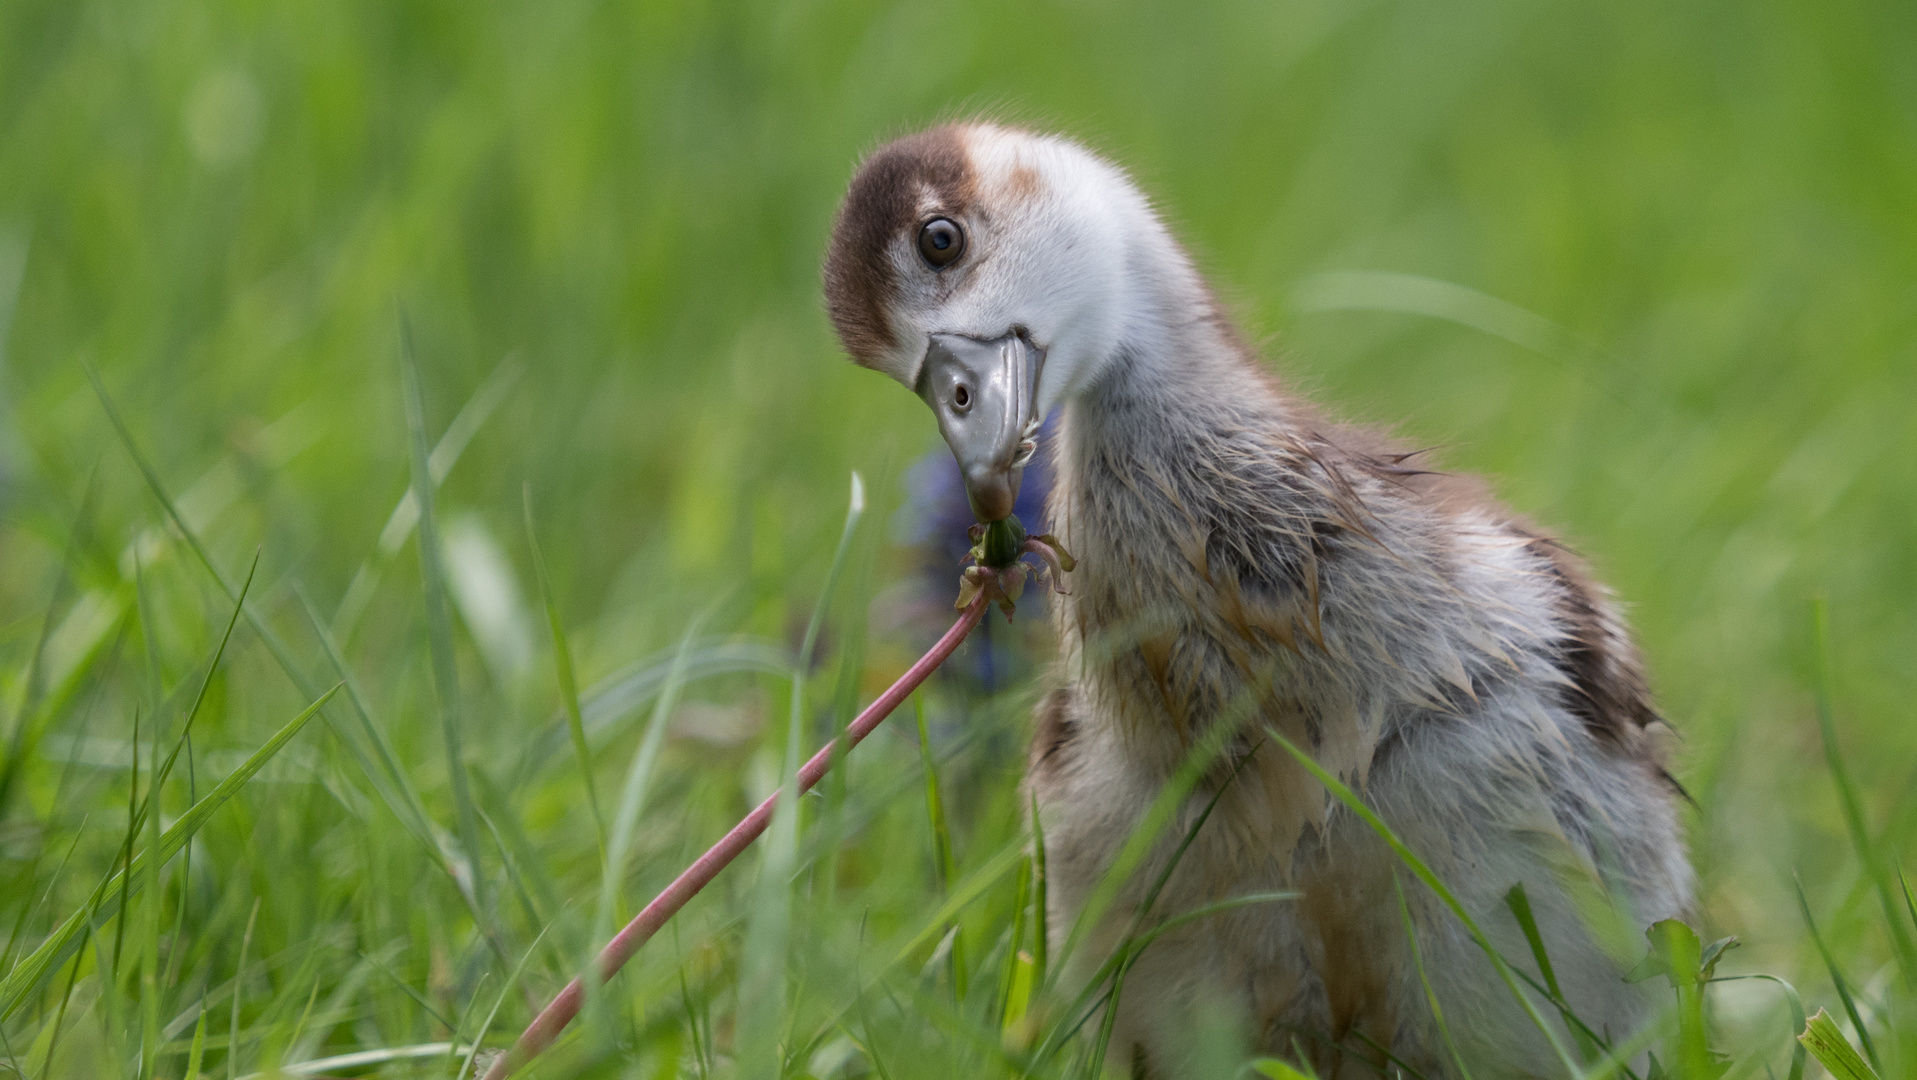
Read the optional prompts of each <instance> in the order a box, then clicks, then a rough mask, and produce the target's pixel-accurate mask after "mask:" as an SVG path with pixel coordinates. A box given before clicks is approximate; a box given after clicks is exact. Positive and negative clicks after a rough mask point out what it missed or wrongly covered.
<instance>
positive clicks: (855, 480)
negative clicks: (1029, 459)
mask: <svg viewBox="0 0 1917 1080" xmlns="http://www.w3.org/2000/svg"><path fill="white" fill-rule="evenodd" d="M851 488H852V489H851V493H850V496H849V498H848V500H847V506H846V513H845V525H844V527H843V528H841V529H840V531H839V543H838V547H837V549H836V550H834V551H833V553H832V565H831V569H830V570H828V571H827V572H826V575H825V586H824V588H822V589H821V590H820V592H819V599H818V602H817V603H816V604H814V605H813V608H812V617H811V619H810V620H808V621H807V623H806V627H805V637H804V638H803V639H802V641H801V643H800V645H799V655H798V659H797V662H796V663H794V664H793V667H792V696H791V707H790V709H789V710H788V712H787V716H786V729H785V754H784V756H783V759H782V763H781V767H780V770H779V773H780V779H779V791H778V794H777V796H776V802H775V803H774V809H773V812H772V820H771V822H770V823H769V825H768V828H767V830H766V832H767V838H766V844H765V856H764V861H763V862H762V863H761V864H760V867H759V880H758V882H757V884H756V887H755V888H754V893H753V900H752V907H751V914H750V917H749V920H748V923H747V927H746V941H745V958H744V961H743V962H744V964H745V965H746V966H747V969H746V971H745V972H744V974H743V975H742V976H741V982H742V985H743V986H744V987H745V988H746V990H747V992H744V993H742V994H741V995H740V1001H739V1023H740V1029H741V1032H742V1037H741V1039H740V1045H739V1056H738V1060H739V1063H740V1067H741V1075H744V1076H753V1075H756V1073H754V1072H753V1071H752V1070H757V1069H760V1068H763V1067H765V1066H767V1065H771V1064H773V1063H774V1062H775V1060H776V1059H777V1057H778V1043H779V1031H780V1029H781V1028H782V1027H783V1022H784V1015H785V1004H786V980H785V979H784V977H783V976H782V975H781V972H782V971H783V969H784V967H785V965H786V958H787V948H788V940H789V931H790V929H791V922H792V874H793V872H794V870H795V869H796V868H797V863H798V855H799V796H800V795H802V794H803V791H802V789H801V787H800V785H799V770H800V768H801V766H802V765H803V764H804V762H805V757H804V756H803V750H804V739H805V688H806V679H807V676H808V675H810V674H811V670H812V657H813V649H814V648H815V647H816V646H817V644H818V640H819V631H820V630H821V629H822V628H823V626H824V624H825V615H826V611H827V610H828V609H829V608H830V606H831V603H832V595H833V591H834V589H835V587H836V586H837V585H838V581H839V575H840V573H841V572H842V571H843V570H844V568H845V560H846V555H847V553H848V552H850V550H851V548H852V538H853V536H854V535H855V533H856V532H857V530H858V526H859V519H860V518H862V517H864V515H865V482H864V481H863V480H862V479H860V477H859V474H858V473H857V472H854V473H853V474H852V485H851ZM839 745H840V740H838V739H834V740H832V741H831V742H829V743H827V744H826V748H825V749H826V752H827V753H828V754H830V755H831V757H829V758H828V765H827V768H828V769H829V768H830V762H831V761H834V760H836V758H837V755H838V753H839V750H838V747H839ZM775 1067H776V1066H775Z"/></svg>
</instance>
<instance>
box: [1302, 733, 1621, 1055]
mask: <svg viewBox="0 0 1917 1080" xmlns="http://www.w3.org/2000/svg"><path fill="white" fill-rule="evenodd" d="M1265 733H1266V734H1267V735H1269V736H1270V737H1271V738H1272V740H1273V741H1275V742H1276V743H1277V744H1278V745H1279V746H1281V747H1283V748H1284V750H1285V752H1286V753H1288V754H1290V755H1291V756H1292V757H1293V758H1294V759H1296V760H1297V762H1298V764H1300V765H1302V766H1304V768H1305V771H1307V772H1309V773H1311V775H1312V776H1313V777H1315V778H1317V780H1318V782H1319V783H1321V784H1323V785H1324V786H1325V788H1326V790H1328V791H1330V792H1331V793H1332V795H1333V796H1334V797H1336V798H1337V800H1338V801H1339V802H1341V803H1343V804H1345V806H1346V807H1348V808H1349V809H1350V810H1351V812H1352V813H1354V814H1356V815H1358V817H1359V819H1360V820H1362V821H1363V822H1364V823H1365V824H1366V825H1368V826H1370V827H1371V830H1372V831H1373V832H1375V833H1377V834H1378V836H1379V838H1380V839H1382V840H1383V841H1384V842H1385V843H1386V844H1387V845H1389V846H1390V848H1391V850H1392V852H1393V853H1394V854H1396V855H1397V856H1398V860H1399V861H1400V862H1402V863H1404V864H1405V866H1406V867H1407V868H1408V869H1410V871H1411V872H1412V873H1413V874H1416V875H1417V876H1418V880H1420V881H1422V882H1424V883H1425V885H1426V886H1428V887H1429V888H1430V889H1431V891H1432V892H1434V893H1436V894H1437V895H1438V899H1440V900H1442V901H1443V902H1444V905H1445V906H1446V907H1448V908H1450V909H1451V913H1452V914H1454V915H1456V916H1457V917H1458V921H1460V922H1462V923H1463V924H1464V926H1465V929H1466V930H1468V931H1470V934H1471V938H1472V940H1473V941H1475V942H1477V945H1478V948H1479V949H1482V950H1483V951H1484V955H1485V957H1486V958H1487V959H1489V960H1490V961H1491V966H1492V967H1493V968H1494V969H1496V970H1497V973H1498V977H1499V978H1500V979H1502V980H1503V981H1504V985H1505V987H1506V989H1508V990H1509V991H1510V992H1511V996H1512V997H1513V998H1515V999H1517V1002H1518V1005H1519V1006H1520V1007H1521V1008H1523V1009H1524V1013H1525V1015H1526V1016H1527V1017H1528V1018H1529V1019H1530V1021H1531V1023H1532V1024H1533V1025H1534V1026H1535V1027H1536V1028H1537V1029H1538V1031H1540V1032H1542V1033H1543V1035H1544V1038H1545V1041H1546V1042H1548V1043H1549V1044H1550V1046H1551V1050H1552V1052H1553V1053H1555V1054H1556V1055H1557V1058H1558V1062H1559V1063H1560V1064H1561V1065H1563V1066H1564V1069H1565V1071H1566V1072H1568V1073H1569V1074H1570V1075H1571V1076H1573V1077H1581V1076H1583V1070H1582V1069H1580V1068H1579V1067H1578V1063H1577V1062H1576V1061H1575V1060H1573V1059H1572V1057H1571V1053H1570V1050H1569V1049H1568V1048H1566V1047H1565V1045H1564V1042H1563V1040H1561V1039H1559V1038H1558V1034H1557V1032H1556V1031H1553V1030H1552V1029H1551V1025H1550V1022H1549V1021H1547V1020H1545V1018H1544V1015H1543V1014H1542V1013H1540V1012H1538V1008H1537V1005H1535V1004H1534V1003H1533V1002H1532V1001H1531V999H1530V997H1529V996H1527V995H1526V994H1525V992H1524V991H1523V990H1522V989H1521V988H1520V987H1519V986H1518V982H1517V979H1516V977H1514V976H1513V975H1512V973H1511V966H1510V965H1509V964H1508V963H1506V962H1505V959H1504V957H1503V956H1502V955H1501V954H1500V953H1499V952H1498V950H1497V947H1496V946H1494V945H1492V944H1491V939H1490V938H1489V937H1488V936H1486V934H1485V932H1484V930H1483V929H1482V928H1481V927H1479V926H1478V921H1477V920H1476V919H1474V918H1472V916H1471V913H1470V912H1469V911H1466V910H1465V907H1464V904H1463V903H1462V902H1461V901H1460V900H1459V899H1458V898H1457V896H1456V894H1454V893H1452V891H1451V889H1450V888H1449V887H1448V886H1446V885H1445V883H1444V882H1443V881H1441V880H1439V878H1438V875H1437V874H1435V873H1433V872H1432V871H1431V868H1430V867H1428V866H1426V865H1425V862H1424V860H1423V859H1420V858H1419V857H1418V856H1417V855H1416V854H1415V853H1413V852H1412V850H1411V849H1410V848H1408V847H1406V846H1405V844H1404V841H1402V840H1400V839H1398V834H1397V833H1396V832H1395V831H1393V830H1392V828H1391V827H1390V826H1389V825H1386V824H1385V823H1384V821H1383V820H1382V819H1380V818H1379V817H1378V815H1376V814H1374V813H1372V812H1371V808H1370V807H1369V806H1366V805H1365V804H1364V800H1362V799H1360V798H1358V796H1357V795H1356V794H1355V793H1354V792H1353V791H1352V790H1351V789H1350V788H1348V787H1346V786H1345V783H1344V781H1342V780H1340V779H1338V778H1337V777H1336V776H1333V775H1332V774H1331V773H1330V772H1328V771H1327V770H1326V769H1325V768H1324V766H1322V765H1319V764H1318V763H1317V762H1316V761H1314V760H1312V758H1311V757H1310V755H1308V754H1306V753H1305V752H1304V751H1302V750H1300V749H1298V748H1297V747H1296V746H1293V745H1292V744H1291V742H1290V741H1289V740H1288V739H1286V738H1285V737H1284V736H1283V735H1282V734H1280V733H1279V732H1278V731H1277V730H1276V729H1274V728H1269V727H1268V728H1266V729H1265Z"/></svg>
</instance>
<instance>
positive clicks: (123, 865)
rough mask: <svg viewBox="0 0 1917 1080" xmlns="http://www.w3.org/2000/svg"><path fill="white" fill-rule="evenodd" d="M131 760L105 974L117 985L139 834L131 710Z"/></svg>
mask: <svg viewBox="0 0 1917 1080" xmlns="http://www.w3.org/2000/svg"><path fill="white" fill-rule="evenodd" d="M132 745H133V750H132V755H133V760H132V762H131V764H130V766H129V768H128V773H129V776H128V781H127V793H126V839H125V840H124V841H123V842H122V843H121V844H120V858H119V860H118V862H119V863H120V912H119V914H120V918H119V921H118V922H117V923H116V924H115V925H114V929H113V967H112V969H111V970H110V971H109V972H108V975H109V977H110V978H112V979H113V980H115V981H118V979H119V977H120V947H121V946H122V945H124V944H126V900H127V889H129V888H130V887H132V883H133V875H132V874H129V873H127V872H126V871H127V869H128V868H129V867H131V866H132V865H133V838H134V837H135V836H138V835H139V833H140V814H139V805H138V804H139V801H140V710H139V708H138V707H135V708H134V710H133V744H132Z"/></svg>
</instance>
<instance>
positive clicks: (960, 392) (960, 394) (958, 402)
mask: <svg viewBox="0 0 1917 1080" xmlns="http://www.w3.org/2000/svg"><path fill="white" fill-rule="evenodd" d="M952 404H953V405H955V406H957V407H958V408H960V409H969V408H971V406H972V391H970V390H969V389H967V388H966V387H965V384H963V383H960V384H959V387H958V389H956V390H954V391H952Z"/></svg>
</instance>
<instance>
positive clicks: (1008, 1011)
mask: <svg viewBox="0 0 1917 1080" xmlns="http://www.w3.org/2000/svg"><path fill="white" fill-rule="evenodd" d="M1031 902H1032V863H1031V860H1029V859H1023V858H1021V859H1020V860H1019V861H1018V879H1017V881H1016V882H1015V883H1014V884H1013V886H1012V929H1011V933H1010V934H1009V935H1008V936H1007V940H1006V944H1005V974H1004V975H1003V976H1002V977H1001V978H1000V979H999V986H998V1003H999V1004H998V1028H999V1030H1000V1031H1004V1030H1005V1028H1006V1025H1007V1024H1008V1023H1010V1022H1012V1021H1013V1020H1014V1019H1023V1018H1024V1016H1025V1005H1026V1002H1027V1001H1028V1000H1029V999H1030V997H1031V975H1032V965H1031V954H1030V953H1027V952H1025V951H1024V945H1025V909H1026V907H1027V906H1028V905H1030V904H1031ZM988 962H989V961H988ZM1021 974H1022V975H1023V976H1024V990H1023V993H1022V994H1018V993H1017V991H1018V987H1019V979H1020V975H1021ZM1014 996H1018V998H1019V1000H1018V1001H1017V1002H1016V1004H1015V1003H1014V1001H1013V998H1014ZM1014 1013H1016V1016H1014Z"/></svg>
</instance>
